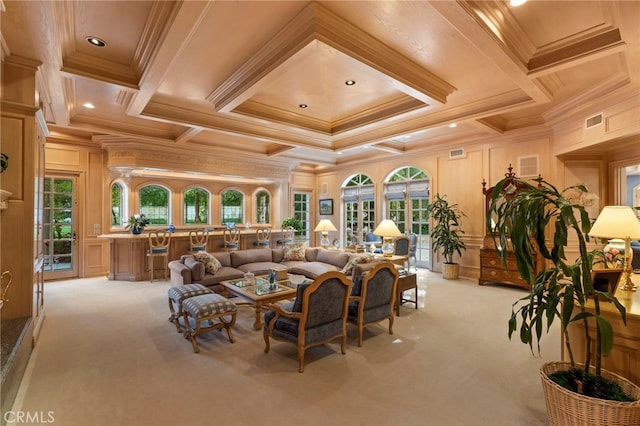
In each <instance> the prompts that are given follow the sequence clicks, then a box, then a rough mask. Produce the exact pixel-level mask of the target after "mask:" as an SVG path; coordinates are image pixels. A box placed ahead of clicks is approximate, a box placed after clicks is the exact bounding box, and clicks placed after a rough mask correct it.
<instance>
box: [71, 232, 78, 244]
mask: <svg viewBox="0 0 640 426" xmlns="http://www.w3.org/2000/svg"><path fill="white" fill-rule="evenodd" d="M72 238H73V242H74V243H75V242H76V239H77V238H78V236H77V235H76V231H73V235H72Z"/></svg>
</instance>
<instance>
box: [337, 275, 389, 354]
mask: <svg viewBox="0 0 640 426" xmlns="http://www.w3.org/2000/svg"><path fill="white" fill-rule="evenodd" d="M397 286H398V271H397V269H396V267H395V266H394V265H393V264H392V263H391V262H380V263H379V264H378V265H376V266H375V267H374V268H373V269H371V270H370V271H369V272H368V273H366V274H364V275H360V276H357V277H356V278H355V279H354V282H353V289H352V291H351V297H349V313H348V316H347V321H348V322H349V323H352V324H355V325H356V326H357V327H358V346H362V333H363V331H364V326H365V325H367V324H371V323H374V322H379V321H383V320H385V319H388V320H389V334H393V309H394V304H395V298H396V288H397Z"/></svg>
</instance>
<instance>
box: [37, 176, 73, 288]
mask: <svg viewBox="0 0 640 426" xmlns="http://www.w3.org/2000/svg"><path fill="white" fill-rule="evenodd" d="M76 180H77V178H76V177H75V176H65V175H46V176H45V178H44V194H43V195H44V211H43V214H44V220H43V224H44V278H45V280H52V279H61V278H77V277H78V259H77V257H78V250H77V242H76V238H77V228H78V227H77V223H76V220H77V214H76V210H77V202H76V186H77V185H76Z"/></svg>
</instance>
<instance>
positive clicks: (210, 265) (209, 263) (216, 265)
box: [193, 251, 222, 274]
mask: <svg viewBox="0 0 640 426" xmlns="http://www.w3.org/2000/svg"><path fill="white" fill-rule="evenodd" d="M193 258H194V259H196V260H197V261H198V262H202V263H204V270H205V271H207V273H208V274H215V273H216V272H218V270H219V269H220V268H222V265H221V264H220V262H219V261H218V259H216V258H215V257H214V256H213V255H212V254H209V253H207V252H206V251H199V252H198V253H196V254H194V255H193Z"/></svg>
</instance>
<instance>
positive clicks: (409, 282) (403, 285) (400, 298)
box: [395, 272, 418, 316]
mask: <svg viewBox="0 0 640 426" xmlns="http://www.w3.org/2000/svg"><path fill="white" fill-rule="evenodd" d="M410 289H413V290H414V299H405V298H404V292H405V291H406V290H410ZM405 302H410V303H413V304H414V305H415V308H416V309H418V277H417V275H416V274H412V273H410V272H409V273H407V274H404V275H400V276H399V277H398V289H397V290H396V304H395V305H396V306H395V311H396V316H400V305H402V304H403V303H405Z"/></svg>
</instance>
